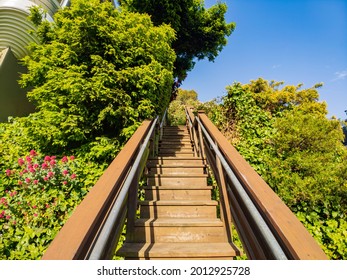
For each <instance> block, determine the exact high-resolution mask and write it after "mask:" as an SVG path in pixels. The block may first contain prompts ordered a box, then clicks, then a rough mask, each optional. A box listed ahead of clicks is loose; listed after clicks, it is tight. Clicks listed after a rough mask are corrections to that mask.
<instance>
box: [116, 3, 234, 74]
mask: <svg viewBox="0 0 347 280" xmlns="http://www.w3.org/2000/svg"><path fill="white" fill-rule="evenodd" d="M118 2H119V3H120V5H121V6H122V7H124V8H126V9H128V10H130V11H137V12H140V13H147V14H149V15H151V19H152V21H153V23H154V24H155V25H156V26H159V25H161V24H163V23H166V24H169V25H170V26H171V27H172V28H173V29H174V30H175V31H176V40H175V41H174V42H173V48H174V50H175V52H176V55H177V58H176V61H175V76H176V77H178V78H179V79H180V80H184V78H185V76H186V74H187V72H188V71H190V70H192V69H193V67H194V64H195V60H196V59H198V60H200V59H205V58H207V59H208V60H210V61H213V60H214V59H215V58H216V57H217V56H218V54H219V52H220V51H221V50H222V49H223V47H224V46H225V45H226V44H227V39H226V37H227V36H229V35H230V34H231V33H232V32H233V30H234V29H235V23H226V21H225V13H226V11H227V6H226V4H225V3H221V2H218V3H217V4H216V5H214V6H212V7H210V8H208V9H206V8H205V5H204V1H201V0H158V1H152V0H120V1H118Z"/></svg>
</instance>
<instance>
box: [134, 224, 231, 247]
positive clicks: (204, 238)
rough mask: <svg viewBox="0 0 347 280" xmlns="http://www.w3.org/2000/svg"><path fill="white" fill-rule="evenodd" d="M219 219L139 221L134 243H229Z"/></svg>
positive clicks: (136, 225)
mask: <svg viewBox="0 0 347 280" xmlns="http://www.w3.org/2000/svg"><path fill="white" fill-rule="evenodd" d="M223 229H224V228H223V223H222V221H221V220H219V219H172V218H171V219H170V218H166V219H165V218H160V219H139V220H137V221H136V222H135V227H134V236H135V237H134V240H132V242H147V243H148V242H150V243H154V242H159V243H165V242H169V243H171V242H193V243H195V242H213V243H216V242H227V241H228V240H227V238H226V235H225V232H224V230H223Z"/></svg>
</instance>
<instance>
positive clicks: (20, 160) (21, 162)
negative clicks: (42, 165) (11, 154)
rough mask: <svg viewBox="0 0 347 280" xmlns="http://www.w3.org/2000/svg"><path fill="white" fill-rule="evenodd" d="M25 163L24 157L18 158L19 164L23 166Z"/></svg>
mask: <svg viewBox="0 0 347 280" xmlns="http://www.w3.org/2000/svg"><path fill="white" fill-rule="evenodd" d="M24 163H25V161H24V159H22V158H19V159H18V164H19V165H20V166H22V165H23V164H24Z"/></svg>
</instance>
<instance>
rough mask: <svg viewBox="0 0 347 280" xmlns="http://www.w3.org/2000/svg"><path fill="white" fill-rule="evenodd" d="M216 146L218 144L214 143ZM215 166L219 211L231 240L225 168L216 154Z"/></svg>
mask: <svg viewBox="0 0 347 280" xmlns="http://www.w3.org/2000/svg"><path fill="white" fill-rule="evenodd" d="M215 144H216V146H217V147H218V144H217V143H215ZM216 166H217V169H218V178H219V184H218V185H219V196H220V210H221V211H220V213H221V218H222V221H223V222H224V225H225V230H226V233H227V237H228V240H229V242H232V241H233V237H232V215H231V211H230V202H229V196H228V191H227V183H226V180H225V170H224V169H223V167H222V163H221V161H220V159H219V157H218V156H217V154H216Z"/></svg>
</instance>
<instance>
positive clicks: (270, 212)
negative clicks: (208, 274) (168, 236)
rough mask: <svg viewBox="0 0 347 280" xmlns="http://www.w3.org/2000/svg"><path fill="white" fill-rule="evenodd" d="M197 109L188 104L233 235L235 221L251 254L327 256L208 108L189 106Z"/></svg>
mask: <svg viewBox="0 0 347 280" xmlns="http://www.w3.org/2000/svg"><path fill="white" fill-rule="evenodd" d="M192 109H193V108H186V115H187V118H188V123H191V124H192V125H193V133H194V134H195V138H196V139H197V141H198V142H199V143H198V144H197V145H198V146H199V147H200V148H201V149H202V151H203V152H204V154H205V156H206V159H207V163H208V165H209V166H210V167H211V170H212V173H213V174H214V177H215V178H216V180H217V185H218V187H219V190H220V206H221V219H222V221H223V222H224V223H225V227H226V229H227V235H228V238H229V240H231V239H232V237H230V236H229V234H230V235H231V233H230V230H229V231H228V227H229V226H230V222H232V223H233V224H234V226H235V228H236V230H237V232H238V234H239V237H240V239H241V242H242V245H243V248H244V249H245V251H246V254H247V256H248V258H249V259H327V256H326V255H325V254H324V252H323V250H322V249H321V248H320V246H319V245H318V243H317V242H316V241H315V240H314V238H313V237H312V236H311V235H310V233H309V232H308V231H307V229H306V228H305V227H304V226H303V225H302V224H301V222H300V221H299V220H298V219H297V217H296V216H295V215H294V214H293V213H292V212H291V211H290V209H289V208H288V207H287V206H286V205H285V204H284V203H283V201H282V200H281V199H280V198H279V197H278V196H277V194H276V193H275V192H274V191H273V190H272V189H271V188H270V187H269V186H268V185H267V184H266V182H265V181H264V180H263V179H262V178H261V177H260V176H259V175H258V174H257V173H256V172H255V170H254V169H253V168H252V167H251V166H250V165H249V164H248V163H247V162H246V160H245V159H244V158H243V157H242V156H241V155H240V154H239V153H238V152H237V151H236V149H235V148H234V147H233V146H232V145H231V144H230V143H229V141H228V140H227V139H226V138H225V137H224V136H223V135H222V133H221V132H220V131H219V130H218V129H217V128H216V127H215V126H214V125H213V124H212V122H211V121H210V120H209V118H208V117H207V116H206V115H205V113H204V112H202V111H199V112H198V114H197V116H194V115H193V114H192V112H191V111H188V110H192ZM229 209H230V211H229Z"/></svg>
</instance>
